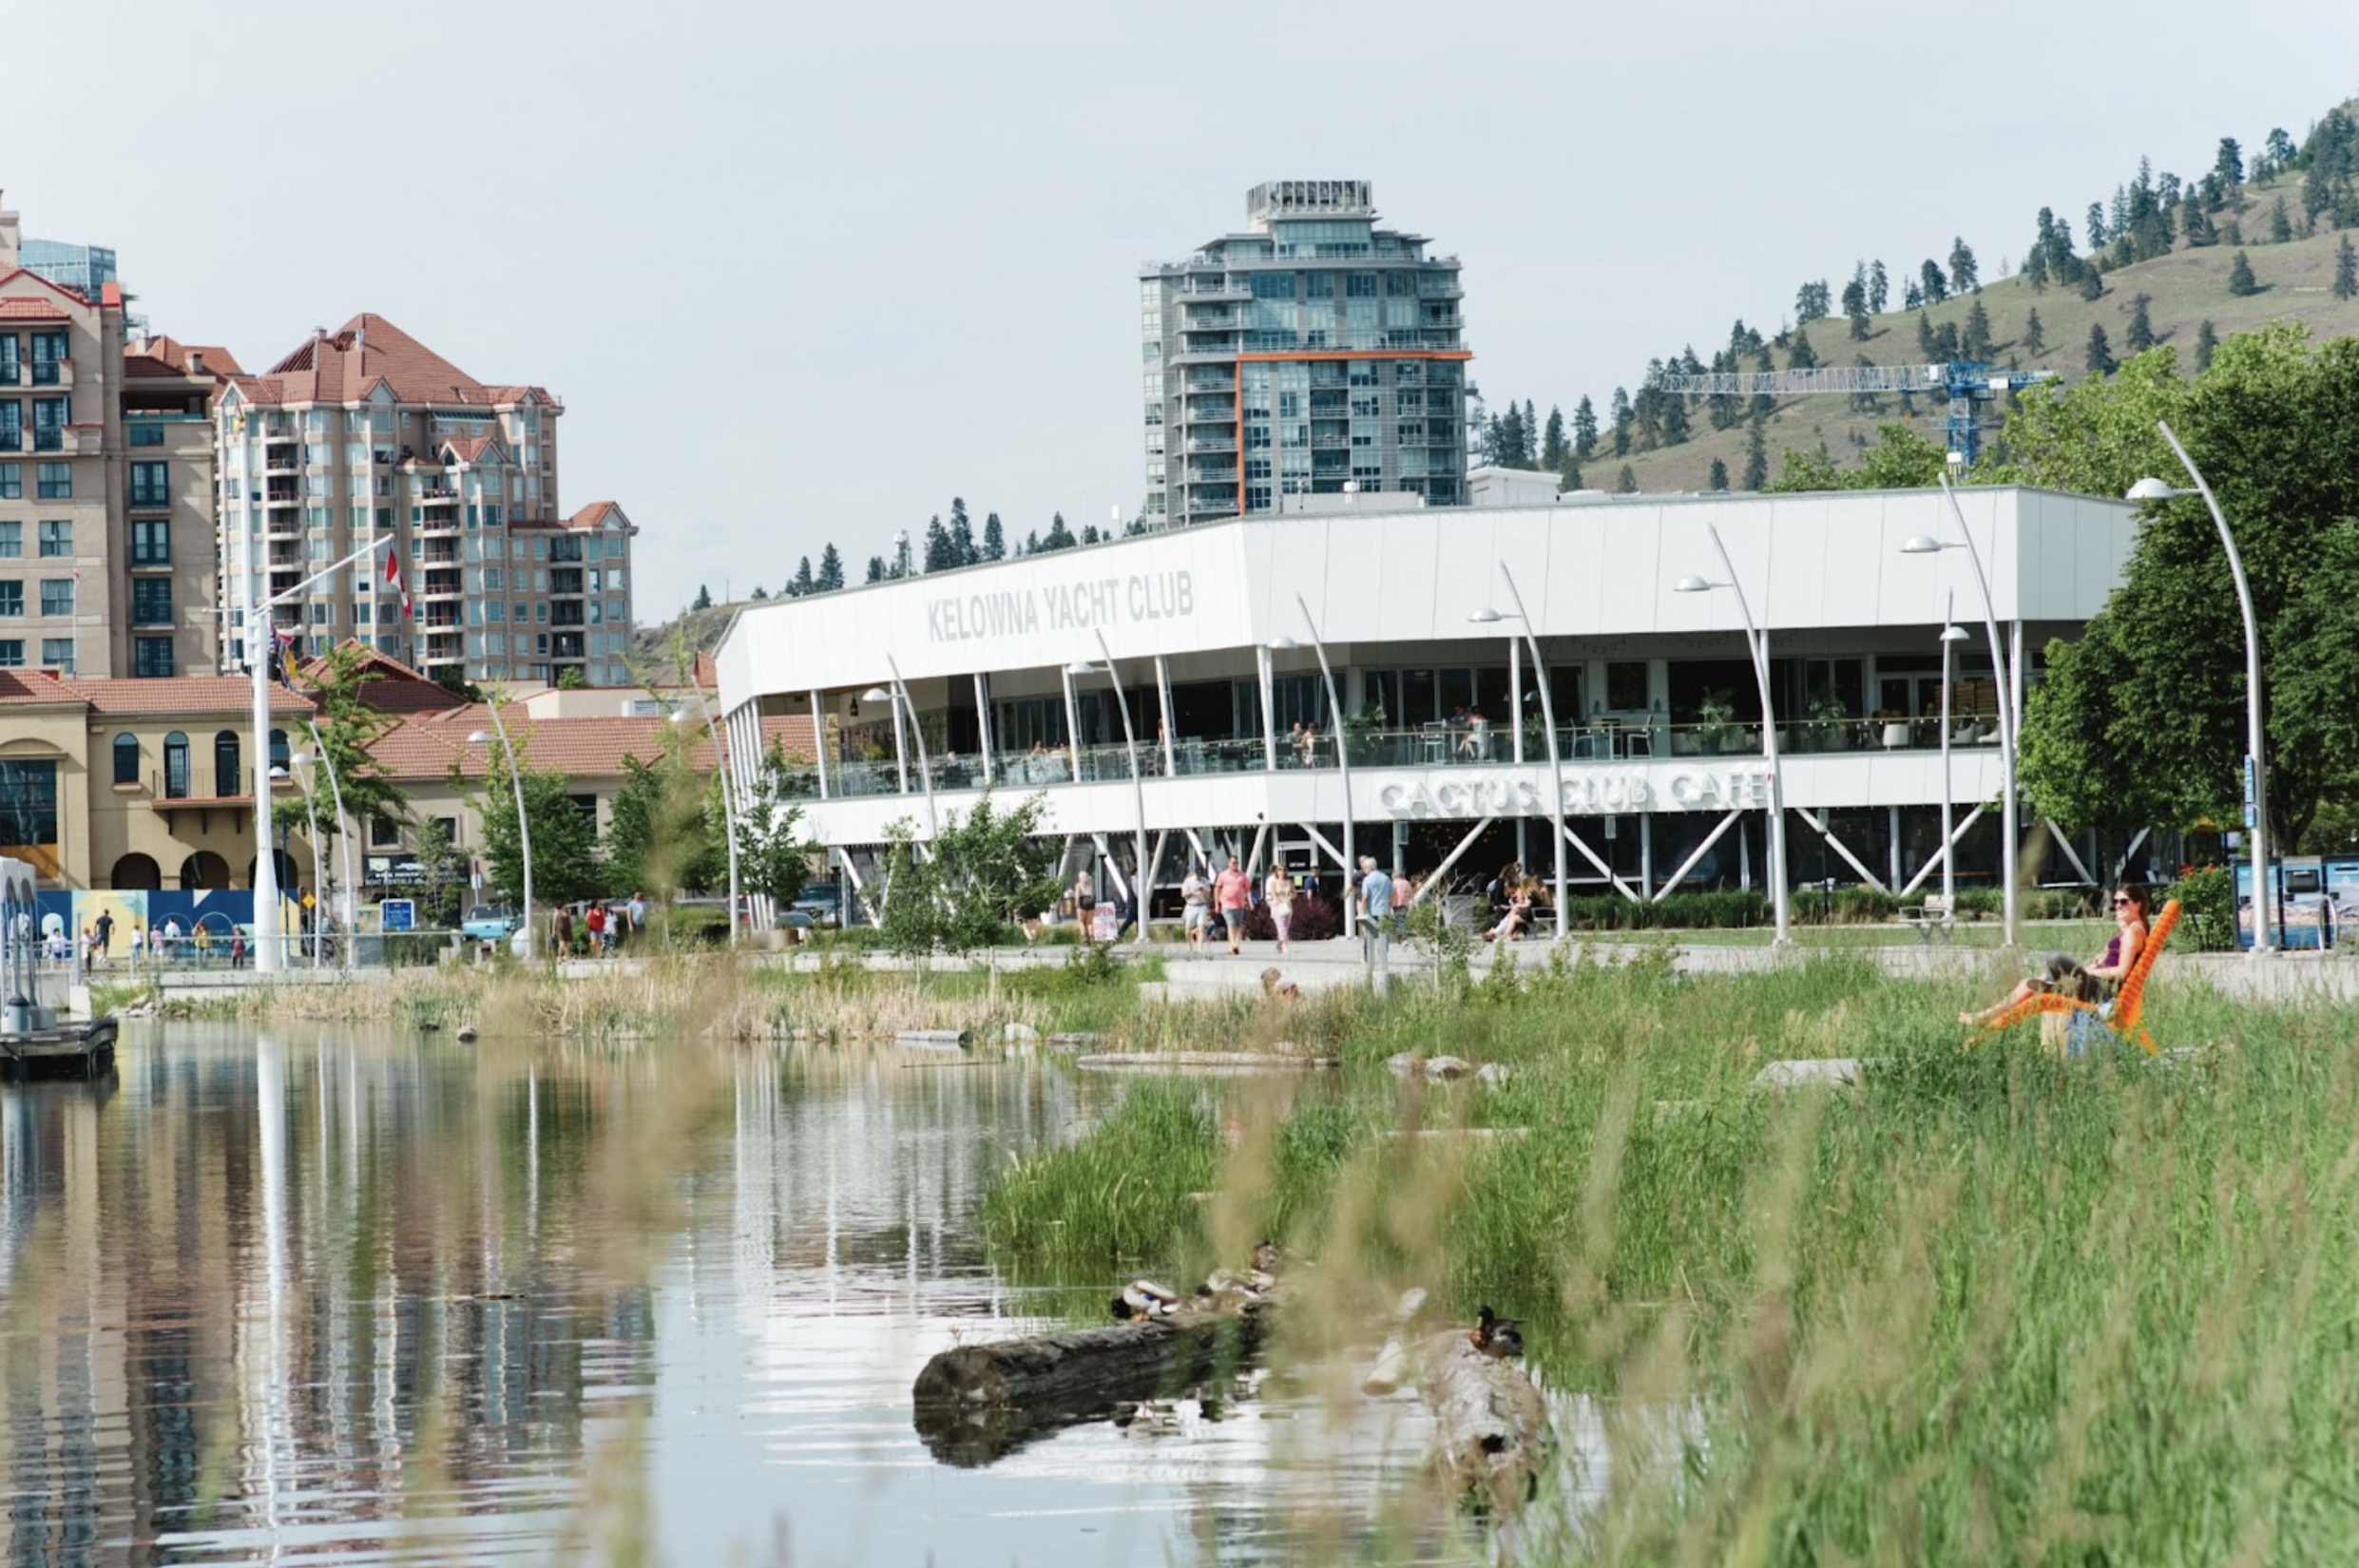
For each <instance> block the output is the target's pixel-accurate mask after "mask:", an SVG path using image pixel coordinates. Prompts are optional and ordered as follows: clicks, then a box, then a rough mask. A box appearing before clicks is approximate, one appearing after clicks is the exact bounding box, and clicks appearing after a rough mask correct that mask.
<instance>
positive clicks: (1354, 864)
mask: <svg viewBox="0 0 2359 1568" xmlns="http://www.w3.org/2000/svg"><path fill="white" fill-rule="evenodd" d="M1295 607H1296V608H1297V609H1299V610H1301V611H1302V624H1303V628H1304V629H1305V630H1306V631H1308V632H1309V633H1310V634H1311V651H1312V652H1313V653H1314V654H1316V655H1317V656H1318V661H1319V679H1321V680H1323V681H1325V682H1326V685H1327V708H1328V712H1329V713H1330V714H1331V715H1332V716H1333V719H1334V728H1335V770H1336V773H1337V774H1338V776H1339V777H1341V779H1342V780H1343V886H1344V889H1345V891H1346V892H1347V893H1348V892H1349V891H1350V890H1351V887H1352V872H1353V871H1355V870H1358V869H1359V859H1358V855H1359V848H1358V841H1359V833H1358V832H1357V825H1356V824H1355V823H1353V821H1352V748H1351V746H1350V745H1349V744H1347V743H1346V736H1345V735H1344V728H1343V695H1342V694H1341V693H1340V692H1338V691H1336V690H1335V672H1334V668H1333V666H1332V665H1330V664H1329V663H1328V662H1327V644H1326V643H1324V642H1322V641H1319V629H1318V622H1317V621H1313V620H1312V619H1311V606H1310V605H1309V604H1307V603H1305V602H1303V598H1302V595H1300V594H1296V595H1295ZM1270 646H1271V647H1273V648H1275V649H1276V650H1277V651H1279V652H1280V653H1284V652H1287V651H1288V650H1290V649H1294V648H1299V647H1301V646H1302V644H1301V643H1299V642H1297V641H1295V640H1294V639H1293V638H1291V637H1286V636H1283V635H1280V636H1277V637H1274V638H1272V639H1271V640H1270ZM1345 903H1346V904H1347V905H1348V904H1349V903H1350V900H1349V899H1348V898H1347V899H1346V900H1345ZM1351 930H1352V923H1351V922H1350V921H1349V920H1347V921H1345V922H1344V934H1345V936H1347V937H1348V936H1349V935H1350V934H1351Z"/></svg>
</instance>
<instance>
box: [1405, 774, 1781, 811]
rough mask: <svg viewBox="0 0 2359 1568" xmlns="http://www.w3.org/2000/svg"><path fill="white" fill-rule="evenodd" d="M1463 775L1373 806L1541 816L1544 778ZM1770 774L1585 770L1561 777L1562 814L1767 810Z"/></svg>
mask: <svg viewBox="0 0 2359 1568" xmlns="http://www.w3.org/2000/svg"><path fill="white" fill-rule="evenodd" d="M1470 771H1471V770H1467V769H1442V770H1436V771H1433V772H1429V773H1421V774H1417V775H1416V776H1414V777H1411V778H1409V779H1406V780H1402V781H1400V782H1396V783H1389V784H1387V785H1385V786H1384V788H1383V789H1382V790H1380V791H1379V792H1377V796H1376V798H1377V800H1378V801H1379V802H1380V803H1381V804H1382V805H1383V807H1384V809H1385V810H1386V811H1387V812H1389V813H1391V814H1392V815H1394V816H1407V817H1437V818H1441V819H1445V820H1459V819H1465V818H1468V817H1478V816H1544V815H1546V814H1547V813H1548V777H1547V771H1546V769H1545V768H1542V769H1541V770H1540V771H1539V772H1538V773H1536V774H1535V773H1534V772H1532V771H1531V770H1530V769H1529V768H1528V766H1527V767H1526V769H1525V771H1523V772H1520V773H1515V774H1506V776H1501V775H1499V774H1491V775H1489V776H1487V777H1486V776H1475V777H1468V776H1467V774H1468V773H1469V772H1470ZM1769 803H1770V773H1769V770H1768V769H1767V768H1764V767H1762V766H1760V765H1759V764H1757V763H1755V764H1754V765H1752V766H1736V767H1722V768H1697V767H1681V766H1678V765H1668V766H1665V767H1661V768H1652V769H1650V768H1588V767H1583V768H1582V769H1580V770H1579V771H1578V772H1573V771H1568V772H1567V773H1566V774H1564V802H1563V809H1564V811H1565V812H1566V813H1568V814H1570V815H1574V816H1604V815H1610V814H1614V813H1621V812H1734V811H1755V810H1766V809H1767V808H1768V806H1769Z"/></svg>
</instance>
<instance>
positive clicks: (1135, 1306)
mask: <svg viewBox="0 0 2359 1568" xmlns="http://www.w3.org/2000/svg"><path fill="white" fill-rule="evenodd" d="M1113 1309H1114V1319H1115V1321H1116V1322H1118V1323H1127V1322H1129V1321H1130V1320H1131V1319H1132V1318H1149V1317H1169V1316H1170V1315H1171V1314H1172V1313H1174V1312H1176V1311H1178V1310H1180V1292H1179V1291H1175V1290H1173V1289H1171V1288H1170V1287H1169V1286H1167V1285H1158V1284H1156V1283H1155V1281H1153V1280H1151V1279H1134V1280H1132V1281H1131V1282H1130V1283H1129V1284H1127V1285H1125V1286H1123V1287H1122V1290H1121V1291H1118V1292H1117V1293H1116V1294H1115V1297H1114V1301H1113Z"/></svg>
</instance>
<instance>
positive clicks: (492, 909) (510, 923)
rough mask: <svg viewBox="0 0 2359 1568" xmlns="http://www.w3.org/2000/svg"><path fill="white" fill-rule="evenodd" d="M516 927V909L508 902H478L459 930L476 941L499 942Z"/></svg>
mask: <svg viewBox="0 0 2359 1568" xmlns="http://www.w3.org/2000/svg"><path fill="white" fill-rule="evenodd" d="M515 929H516V911H515V910H514V909H513V908H510V907H509V906H508V905H506V904H478V905H476V906H475V907H474V908H471V909H470V910H468V911H467V918H466V919H465V920H464V921H462V922H460V924H459V930H460V931H461V932H462V933H464V934H465V935H466V936H468V937H469V938H470V939H472V940H473V941H476V942H497V941H499V940H500V939H501V938H503V937H506V936H508V935H510V934H511V933H513V932H514V931H515Z"/></svg>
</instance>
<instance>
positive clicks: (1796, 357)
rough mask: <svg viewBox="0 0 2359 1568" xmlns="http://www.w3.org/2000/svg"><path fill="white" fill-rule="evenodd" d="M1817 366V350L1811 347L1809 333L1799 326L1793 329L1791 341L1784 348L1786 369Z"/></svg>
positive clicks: (1815, 367)
mask: <svg viewBox="0 0 2359 1568" xmlns="http://www.w3.org/2000/svg"><path fill="white" fill-rule="evenodd" d="M1817 368H1818V351H1817V350H1815V349H1813V348H1812V347H1811V335H1810V334H1808V333H1806V332H1804V331H1803V330H1802V329H1801V328H1799V327H1796V328H1794V329H1793V342H1792V343H1791V344H1790V345H1789V346H1788V347H1787V349H1786V369H1788V370H1790V371H1808V370H1815V369H1817Z"/></svg>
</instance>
